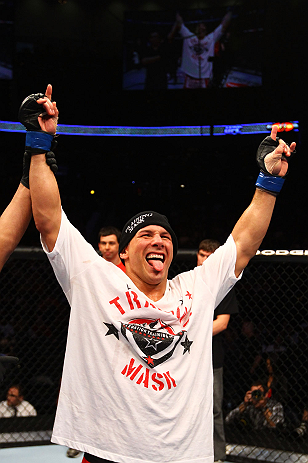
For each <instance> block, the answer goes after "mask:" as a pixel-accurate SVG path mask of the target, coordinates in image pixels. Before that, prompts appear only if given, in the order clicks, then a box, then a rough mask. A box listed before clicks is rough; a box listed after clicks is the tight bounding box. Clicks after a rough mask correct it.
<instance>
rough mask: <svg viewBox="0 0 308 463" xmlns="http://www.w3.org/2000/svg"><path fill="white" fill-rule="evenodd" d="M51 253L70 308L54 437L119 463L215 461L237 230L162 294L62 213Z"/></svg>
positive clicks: (69, 445)
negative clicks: (216, 360)
mask: <svg viewBox="0 0 308 463" xmlns="http://www.w3.org/2000/svg"><path fill="white" fill-rule="evenodd" d="M45 251H46V252H47V250H46V248H45ZM47 254H48V257H49V259H50V262H51V264H52V266H53V269H54V271H55V274H56V277H57V279H58V281H59V283H60V284H61V286H62V288H63V290H64V293H65V295H66V297H67V299H68V301H69V303H70V306H71V315H70V322H69V329H68V339H67V347H66V354H65V361H64V369H63V377H62V383H61V390H60V395H59V402H58V408H57V414H56V419H55V424H54V429H53V435H52V439H51V440H52V442H55V443H57V444H61V445H65V446H67V447H71V448H74V449H78V450H81V451H84V452H88V453H90V454H92V455H95V456H97V457H100V458H104V459H106V460H111V461H115V462H120V463H140V462H147V463H153V462H157V463H163V462H173V463H175V462H182V463H185V462H191V463H197V462H198V463H203V462H204V463H209V462H212V461H213V442H212V436H213V432H212V421H213V404H212V397H213V393H212V377H213V375H212V351H211V349H212V325H213V311H214V308H215V307H216V306H217V304H218V303H219V302H220V301H221V300H222V299H223V297H224V296H225V294H226V293H227V292H228V291H229V290H230V288H231V287H232V286H233V285H234V283H235V282H236V281H237V279H236V278H235V276H234V265H235V260H236V247H235V244H234V241H233V238H232V237H229V239H228V240H227V242H226V244H225V245H224V246H221V247H220V248H219V249H218V250H217V251H216V252H215V253H214V254H213V255H211V256H210V257H209V258H208V259H207V260H206V261H205V263H204V264H203V265H202V266H200V267H196V268H195V269H194V270H192V271H189V272H186V273H182V274H180V275H178V276H177V277H175V278H174V279H173V280H171V281H169V282H168V284H167V289H166V293H165V295H164V296H163V297H162V299H160V300H159V301H158V302H153V301H152V300H150V299H148V298H147V297H146V296H145V295H144V294H143V293H142V292H141V291H139V289H137V287H136V286H135V285H134V283H133V282H132V281H131V280H130V279H129V278H128V276H127V275H126V274H125V273H124V272H123V271H122V270H120V269H118V268H117V267H116V266H115V265H113V264H112V263H110V262H107V261H106V260H105V259H102V258H101V257H100V256H99V255H98V254H97V253H96V251H95V250H94V248H93V247H92V246H91V245H90V244H89V243H87V242H86V241H85V239H84V238H83V237H82V235H81V234H80V233H79V231H78V230H77V229H76V228H74V227H73V226H72V225H71V224H70V222H69V221H68V219H67V217H66V215H65V214H64V212H62V221H61V227H60V231H59V236H58V239H57V242H56V245H55V248H54V249H53V251H52V252H50V253H48V252H47Z"/></svg>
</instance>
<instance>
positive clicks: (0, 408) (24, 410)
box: [0, 384, 37, 418]
mask: <svg viewBox="0 0 308 463" xmlns="http://www.w3.org/2000/svg"><path fill="white" fill-rule="evenodd" d="M36 414H37V413H36V410H35V408H34V407H33V406H32V405H31V404H30V403H29V402H27V401H26V400H24V396H23V392H22V388H21V386H20V385H19V384H15V385H13V386H11V387H10V388H9V390H8V392H7V396H6V400H4V401H3V402H0V418H12V417H15V416H16V417H20V416H23V417H24V416H36Z"/></svg>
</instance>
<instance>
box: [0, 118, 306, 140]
mask: <svg viewBox="0 0 308 463" xmlns="http://www.w3.org/2000/svg"><path fill="white" fill-rule="evenodd" d="M278 124H279V127H280V131H282V129H283V130H284V131H290V130H293V131H294V132H298V130H299V124H298V121H291V122H284V123H277V122H264V123H257V124H237V125H214V126H213V127H211V126H209V125H197V126H167V127H139V126H137V127H129V126H109V125H106V126H89V125H63V124H59V125H58V132H57V133H58V134H59V135H79V136H92V137H108V136H109V137H110V136H114V137H185V136H187V137H191V136H210V135H211V134H213V135H252V134H262V133H265V134H269V133H270V131H271V129H272V126H273V125H278ZM291 126H292V129H291ZM0 132H22V133H23V132H25V128H24V126H23V125H22V124H20V123H19V122H9V121H0Z"/></svg>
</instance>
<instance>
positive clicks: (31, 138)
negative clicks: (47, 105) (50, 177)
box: [18, 93, 58, 189]
mask: <svg viewBox="0 0 308 463" xmlns="http://www.w3.org/2000/svg"><path fill="white" fill-rule="evenodd" d="M44 96H45V95H43V93H35V94H33V95H29V96H28V97H27V98H25V99H24V101H23V102H22V103H21V105H20V108H19V112H18V119H19V122H21V123H22V124H23V125H24V126H25V128H26V129H27V134H26V151H25V153H24V157H23V170H22V178H21V180H20V183H21V184H22V185H23V186H25V187H26V188H28V189H29V169H30V162H31V155H32V154H42V153H45V157H46V163H47V164H48V165H49V167H50V169H51V170H52V172H53V173H54V174H55V173H56V172H57V171H58V166H57V161H56V157H55V155H54V152H53V151H54V150H55V149H56V146H57V141H56V140H54V135H52V134H50V133H47V132H44V131H43V130H41V127H40V124H39V122H38V117H39V116H40V115H41V116H44V115H46V112H44V107H43V106H42V105H41V104H38V103H37V100H38V99H39V98H43V97H44Z"/></svg>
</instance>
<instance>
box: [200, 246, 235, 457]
mask: <svg viewBox="0 0 308 463" xmlns="http://www.w3.org/2000/svg"><path fill="white" fill-rule="evenodd" d="M219 246H220V243H219V241H217V240H212V239H205V240H202V241H201V243H200V244H199V249H198V253H197V265H202V264H203V262H204V261H205V260H206V259H207V258H208V257H209V256H210V255H211V254H213V252H215V250H216V249H217V248H219ZM235 313H238V304H237V299H236V295H235V290H234V288H232V289H231V291H230V292H229V293H228V294H227V296H226V297H225V298H224V299H223V300H222V301H221V303H220V304H218V306H217V307H216V309H215V311H214V320H213V344H212V353H213V373H214V376H213V379H214V381H213V392H214V394H213V413H214V460H215V462H218V461H219V462H221V461H224V460H225V458H226V439H225V431H224V418H223V411H222V403H223V363H224V347H223V339H222V336H223V332H224V331H225V330H226V329H227V327H228V323H229V320H230V316H231V314H235Z"/></svg>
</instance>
